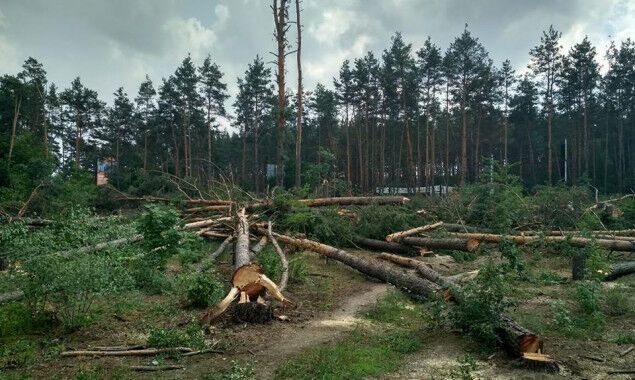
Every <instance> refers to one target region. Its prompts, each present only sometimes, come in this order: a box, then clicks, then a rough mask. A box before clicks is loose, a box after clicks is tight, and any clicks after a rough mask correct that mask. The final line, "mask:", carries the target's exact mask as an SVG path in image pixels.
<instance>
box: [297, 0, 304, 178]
mask: <svg viewBox="0 0 635 380" xmlns="http://www.w3.org/2000/svg"><path fill="white" fill-rule="evenodd" d="M295 15H296V20H295V21H296V27H297V30H298V47H297V51H296V54H297V55H296V58H297V65H298V94H297V101H298V104H297V115H296V131H295V187H297V188H300V187H301V186H302V176H301V170H302V91H303V89H302V59H301V52H302V24H301V23H300V0H295Z"/></svg>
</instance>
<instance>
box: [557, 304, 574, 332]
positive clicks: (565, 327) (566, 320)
mask: <svg viewBox="0 0 635 380" xmlns="http://www.w3.org/2000/svg"><path fill="white" fill-rule="evenodd" d="M551 312H552V313H553V318H552V325H553V326H554V327H555V328H556V329H558V330H561V331H571V330H572V329H573V327H574V326H573V318H572V317H571V312H570V311H569V309H567V307H566V306H565V304H564V302H562V301H561V300H556V301H554V302H553V303H552V304H551Z"/></svg>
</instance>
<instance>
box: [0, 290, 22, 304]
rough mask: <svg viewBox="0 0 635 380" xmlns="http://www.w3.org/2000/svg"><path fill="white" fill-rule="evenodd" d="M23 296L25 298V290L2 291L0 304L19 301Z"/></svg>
mask: <svg viewBox="0 0 635 380" xmlns="http://www.w3.org/2000/svg"><path fill="white" fill-rule="evenodd" d="M22 298H24V292H23V291H22V290H15V291H12V292H6V293H0V305H1V304H3V303H7V302H13V301H19V300H21V299H22Z"/></svg>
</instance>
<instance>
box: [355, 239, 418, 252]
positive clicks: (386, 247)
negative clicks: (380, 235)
mask: <svg viewBox="0 0 635 380" xmlns="http://www.w3.org/2000/svg"><path fill="white" fill-rule="evenodd" d="M353 243H355V244H357V245H359V246H361V247H364V248H368V249H372V250H375V251H387V252H393V253H398V254H401V255H407V256H417V255H419V249H417V248H415V247H412V246H408V245H405V244H399V243H394V242H387V241H383V240H375V239H368V238H365V237H361V236H354V237H353Z"/></svg>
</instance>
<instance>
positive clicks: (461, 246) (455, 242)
mask: <svg viewBox="0 0 635 380" xmlns="http://www.w3.org/2000/svg"><path fill="white" fill-rule="evenodd" d="M400 241H401V242H402V243H405V244H408V245H415V246H418V247H426V248H430V249H455V250H457V251H465V252H474V251H475V250H476V249H477V248H478V246H479V245H480V242H479V241H478V239H451V238H420V237H405V238H403V239H401V240H400Z"/></svg>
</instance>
